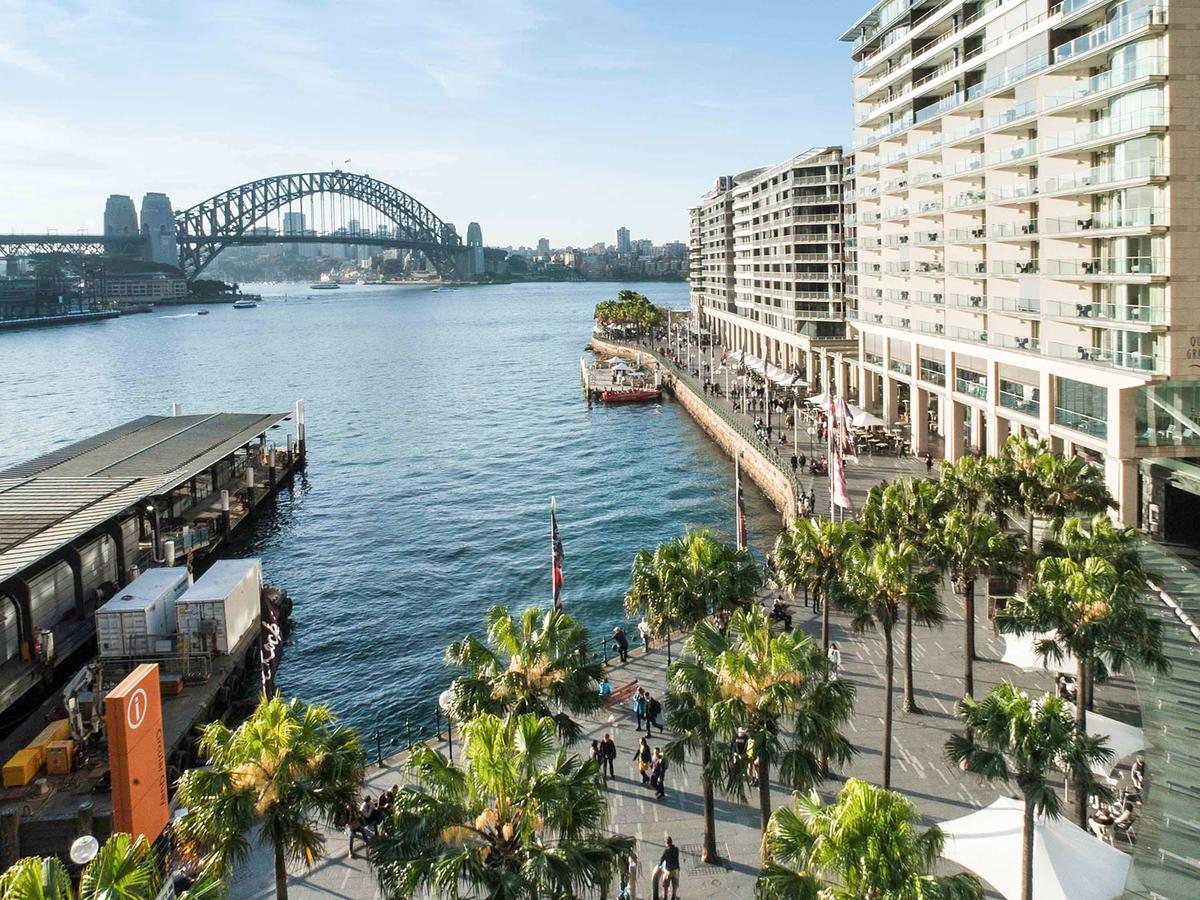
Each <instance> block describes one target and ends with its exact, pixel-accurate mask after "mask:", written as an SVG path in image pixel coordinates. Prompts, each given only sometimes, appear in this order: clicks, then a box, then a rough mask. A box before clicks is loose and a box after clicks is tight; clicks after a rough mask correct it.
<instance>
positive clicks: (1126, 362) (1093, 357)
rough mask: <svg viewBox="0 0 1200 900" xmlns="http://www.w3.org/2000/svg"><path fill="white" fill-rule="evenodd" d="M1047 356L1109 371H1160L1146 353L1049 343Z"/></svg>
mask: <svg viewBox="0 0 1200 900" xmlns="http://www.w3.org/2000/svg"><path fill="white" fill-rule="evenodd" d="M1047 347H1048V349H1049V355H1050V356H1053V357H1057V358H1058V359H1069V360H1073V361H1075V362H1082V363H1088V364H1091V365H1097V366H1104V367H1105V368H1109V369H1127V370H1131V371H1134V372H1145V373H1148V374H1154V373H1156V372H1160V371H1161V369H1162V366H1161V363H1159V361H1158V360H1156V359H1155V358H1154V357H1153V356H1151V355H1149V354H1146V353H1133V352H1131V351H1128V350H1110V349H1106V348H1104V347H1081V346H1079V345H1078V344H1060V343H1058V342H1056V341H1050V342H1049V344H1048V345H1047Z"/></svg>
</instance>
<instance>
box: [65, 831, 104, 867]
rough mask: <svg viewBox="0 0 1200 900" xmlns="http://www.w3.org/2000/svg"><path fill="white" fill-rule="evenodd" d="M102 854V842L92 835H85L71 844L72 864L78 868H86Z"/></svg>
mask: <svg viewBox="0 0 1200 900" xmlns="http://www.w3.org/2000/svg"><path fill="white" fill-rule="evenodd" d="M99 852H100V842H99V841H98V840H96V839H95V838H94V837H93V836H92V835H90V834H85V835H83V836H82V837H77V838H75V840H74V841H72V842H71V853H70V856H71V862H73V863H75V864H76V865H77V866H86V865H87V864H88V863H90V862H91V861H92V860H93V859H95V858H96V854H97V853H99Z"/></svg>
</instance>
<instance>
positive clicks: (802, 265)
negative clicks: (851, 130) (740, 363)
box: [690, 147, 854, 384]
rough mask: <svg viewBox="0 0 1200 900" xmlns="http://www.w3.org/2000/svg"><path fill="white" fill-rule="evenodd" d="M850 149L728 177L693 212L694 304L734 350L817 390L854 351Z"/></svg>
mask: <svg viewBox="0 0 1200 900" xmlns="http://www.w3.org/2000/svg"><path fill="white" fill-rule="evenodd" d="M842 168H843V167H842V149H841V148H840V147H821V148H816V149H813V150H809V151H807V152H805V153H803V154H801V155H800V156H797V157H796V158H795V159H791V160H788V161H787V162H784V163H781V164H779V165H775V166H769V167H766V168H759V169H751V170H749V171H747V172H743V173H742V174H740V175H736V176H722V177H721V178H718V179H717V181H716V182H715V183H714V185H713V188H712V190H710V191H709V192H708V193H707V194H705V195H704V197H703V198H702V199H701V204H700V206H699V207H697V208H696V210H694V211H693V228H692V232H691V241H692V246H691V248H690V249H691V254H692V256H693V258H694V259H697V260H698V267H697V268H698V271H699V280H697V279H696V277H695V272H693V281H692V305H693V307H694V308H695V309H696V311H697V313H698V314H699V315H700V316H701V317H702V320H703V322H704V324H705V327H706V328H709V329H710V330H712V331H714V332H715V333H716V334H717V335H718V336H719V337H720V339H721V340H722V342H723V343H725V344H726V345H727V346H731V347H735V348H740V349H744V350H747V351H749V352H750V353H753V354H754V355H756V356H759V357H761V358H763V359H766V360H769V361H770V362H773V363H775V364H776V365H779V366H781V367H783V368H786V369H797V368H798V369H799V371H800V372H802V373H803V374H804V375H805V377H806V378H807V379H808V380H809V382H810V383H814V384H815V383H817V382H821V383H825V380H824V379H827V377H828V376H827V375H822V374H820V373H822V372H823V371H825V370H826V369H827V368H828V366H829V365H830V363H831V362H833V361H834V360H835V359H836V358H837V355H838V354H840V353H841V352H842V351H849V350H852V349H853V347H854V343H853V342H852V341H848V339H847V335H846V324H845V310H844V305H843V288H842V206H841V204H842V178H843V171H842Z"/></svg>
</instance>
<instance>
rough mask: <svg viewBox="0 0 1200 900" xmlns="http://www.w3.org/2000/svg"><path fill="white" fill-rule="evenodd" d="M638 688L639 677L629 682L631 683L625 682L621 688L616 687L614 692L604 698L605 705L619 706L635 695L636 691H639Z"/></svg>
mask: <svg viewBox="0 0 1200 900" xmlns="http://www.w3.org/2000/svg"><path fill="white" fill-rule="evenodd" d="M637 688H638V683H637V679H634V680H633V681H631V682H629V684H623V685H621V686H620V687H619V688H614V689H613V692H612V693H611V694H609V695H608V696H607V697H605V698H604V705H605V706H618V705H620V704H622V703H624V702H625V701H626V700H628V699H629V698H630V697H632V696H633V695H634V693H635V692H636V691H637Z"/></svg>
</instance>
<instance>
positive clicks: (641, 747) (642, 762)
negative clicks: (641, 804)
mask: <svg viewBox="0 0 1200 900" xmlns="http://www.w3.org/2000/svg"><path fill="white" fill-rule="evenodd" d="M651 759H653V756H652V755H651V753H650V745H649V744H648V743H646V739H645V738H639V739H638V746H637V749H636V750H634V751H633V761H634V762H635V763H637V767H638V774H640V775H641V776H642V784H649V783H650V760H651Z"/></svg>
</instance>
